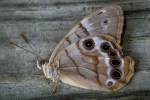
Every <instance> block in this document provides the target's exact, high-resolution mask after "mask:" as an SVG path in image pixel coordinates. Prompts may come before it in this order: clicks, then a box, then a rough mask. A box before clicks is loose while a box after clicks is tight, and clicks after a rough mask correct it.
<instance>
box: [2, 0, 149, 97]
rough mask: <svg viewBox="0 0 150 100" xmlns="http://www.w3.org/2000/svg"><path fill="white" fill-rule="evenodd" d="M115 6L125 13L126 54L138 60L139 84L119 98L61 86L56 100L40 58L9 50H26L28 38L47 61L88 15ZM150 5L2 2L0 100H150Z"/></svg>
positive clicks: (85, 0)
mask: <svg viewBox="0 0 150 100" xmlns="http://www.w3.org/2000/svg"><path fill="white" fill-rule="evenodd" d="M109 4H119V5H121V6H122V7H123V10H124V11H125V12H124V13H125V20H126V25H125V36H124V37H125V38H124V44H123V46H124V47H125V48H124V51H125V53H126V54H130V55H132V56H133V57H134V58H135V60H136V74H135V77H134V78H133V80H132V81H131V82H130V83H129V85H127V86H126V87H125V88H123V89H122V90H121V91H119V92H116V93H113V94H112V93H103V92H96V91H88V90H84V89H80V88H75V87H72V86H69V85H66V84H63V83H60V86H59V88H58V92H57V93H56V96H50V90H51V87H50V86H49V84H48V82H47V80H45V79H44V76H43V75H42V74H41V73H39V71H38V70H37V69H36V67H35V66H36V65H35V58H34V56H33V55H32V54H29V53H26V52H25V51H23V50H20V49H19V48H11V47H9V46H7V43H8V41H9V40H13V41H16V42H17V43H19V44H20V45H22V46H25V47H27V46H26V45H25V43H24V42H23V41H22V40H21V38H20V37H19V34H20V33H21V32H27V33H28V37H29V39H30V40H31V42H32V43H33V44H34V45H35V47H36V48H37V49H39V50H40V51H41V55H42V56H44V57H46V56H48V55H50V54H51V52H52V51H53V49H54V47H55V46H56V44H57V43H58V42H59V41H60V40H61V39H62V38H63V36H64V35H65V34H66V33H67V32H68V31H69V30H70V29H71V28H72V27H73V26H74V25H75V24H76V23H78V21H80V20H81V19H82V18H83V17H84V16H85V15H88V14H89V13H91V12H93V11H95V10H97V9H99V8H101V7H104V6H106V5H109ZM149 13H150V1H147V0H143V1H141V0H136V1H130V0H124V1H122V0H115V1H110V0H44V1H41V0H15V1H14V0H1V1H0V48H1V49H0V100H6V99H7V100H9V99H10V100H11V99H14V100H15V99H16V100H17V99H46V100H47V99H53V100H54V99H56V100H59V99H70V100H72V99H75V100H81V99H85V100H88V99H89V100H91V99H92V100H98V99H107V100H116V99H119V100H133V99H139V98H140V99H142V100H143V99H144V100H146V99H147V100H148V98H149V95H150V85H149V84H150V80H149V77H150V67H149V66H150V63H149V62H150V58H149V57H150V53H149V51H150V34H149V33H150V20H149V19H150V15H149Z"/></svg>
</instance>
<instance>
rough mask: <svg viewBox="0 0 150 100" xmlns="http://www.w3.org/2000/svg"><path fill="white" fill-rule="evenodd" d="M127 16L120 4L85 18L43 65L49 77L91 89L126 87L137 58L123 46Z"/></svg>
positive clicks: (113, 89)
mask: <svg viewBox="0 0 150 100" xmlns="http://www.w3.org/2000/svg"><path fill="white" fill-rule="evenodd" d="M123 19H124V18H123V12H122V10H121V8H120V7H119V6H110V7H106V8H103V9H101V10H98V11H97V12H95V13H93V14H91V15H90V16H88V17H86V18H84V19H83V20H82V21H81V22H80V23H79V24H77V25H76V26H75V27H74V28H73V29H72V30H71V31H70V32H69V33H68V34H67V35H66V36H65V37H64V38H63V39H62V40H61V42H60V43H59V44H58V45H57V47H56V48H55V49H54V51H53V53H52V55H51V57H50V59H49V62H48V63H45V64H43V65H42V67H41V68H42V69H43V72H44V74H45V76H46V77H47V78H50V79H52V80H53V81H56V80H61V81H63V82H64V83H67V84H70V85H72V86H76V87H80V88H85V89H90V90H99V91H117V90H119V89H120V88H122V87H123V86H125V85H126V84H127V83H128V82H129V81H130V80H131V77H132V76H133V74H134V60H133V59H132V58H131V57H129V56H125V55H124V54H123V51H122V47H121V45H120V42H121V36H122V30H123Z"/></svg>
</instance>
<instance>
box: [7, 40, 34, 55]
mask: <svg viewBox="0 0 150 100" xmlns="http://www.w3.org/2000/svg"><path fill="white" fill-rule="evenodd" d="M9 44H10V45H12V46H15V47H18V48H20V49H23V50H24V51H26V52H29V53H31V54H34V52H32V51H30V50H28V49H25V48H24V47H22V46H20V45H18V44H17V43H15V42H12V41H10V42H9Z"/></svg>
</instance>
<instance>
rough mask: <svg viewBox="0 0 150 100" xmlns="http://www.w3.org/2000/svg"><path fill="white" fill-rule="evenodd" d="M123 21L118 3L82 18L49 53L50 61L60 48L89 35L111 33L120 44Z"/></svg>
mask: <svg viewBox="0 0 150 100" xmlns="http://www.w3.org/2000/svg"><path fill="white" fill-rule="evenodd" d="M123 23H124V17H123V11H122V9H121V7H120V6H118V5H114V6H109V7H106V8H103V9H100V10H98V11H96V12H95V13H93V14H91V15H89V16H88V17H86V18H84V19H83V20H82V21H81V22H80V23H79V24H77V25H76V26H75V27H74V28H73V29H72V30H71V31H70V32H69V33H68V34H67V35H66V36H65V37H64V38H63V39H62V40H61V42H60V43H59V44H58V45H57V47H56V48H55V50H54V52H53V53H52V55H51V58H50V63H52V62H53V60H51V59H54V58H55V56H56V55H57V53H58V52H59V51H60V50H62V49H63V48H65V47H67V46H68V45H70V44H71V43H74V42H76V41H78V40H79V39H81V38H84V37H86V36H89V35H91V36H92V35H106V34H107V35H111V36H112V37H113V38H114V39H115V40H116V41H117V43H119V44H120V42H121V35H122V30H123Z"/></svg>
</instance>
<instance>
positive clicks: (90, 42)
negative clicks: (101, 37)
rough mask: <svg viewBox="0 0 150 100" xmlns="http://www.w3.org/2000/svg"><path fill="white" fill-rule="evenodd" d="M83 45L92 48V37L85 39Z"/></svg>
mask: <svg viewBox="0 0 150 100" xmlns="http://www.w3.org/2000/svg"><path fill="white" fill-rule="evenodd" d="M83 46H84V48H85V49H87V50H92V49H93V48H94V46H95V43H94V41H93V39H86V40H84V41H83Z"/></svg>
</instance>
